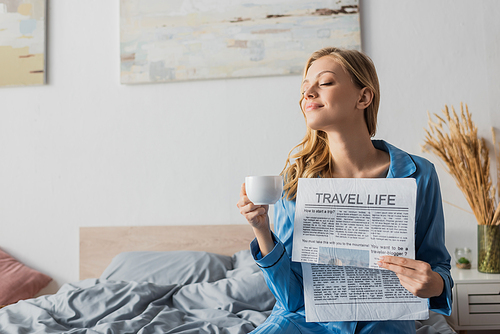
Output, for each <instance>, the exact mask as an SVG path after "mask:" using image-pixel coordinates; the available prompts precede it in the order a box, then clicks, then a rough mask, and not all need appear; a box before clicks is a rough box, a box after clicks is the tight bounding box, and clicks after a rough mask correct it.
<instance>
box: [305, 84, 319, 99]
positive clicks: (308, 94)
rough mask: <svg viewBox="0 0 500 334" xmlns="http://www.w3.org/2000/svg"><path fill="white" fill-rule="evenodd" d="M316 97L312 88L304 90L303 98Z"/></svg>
mask: <svg viewBox="0 0 500 334" xmlns="http://www.w3.org/2000/svg"><path fill="white" fill-rule="evenodd" d="M316 96H317V93H316V90H315V89H314V86H311V87H309V88H307V89H306V90H304V98H315V97H316Z"/></svg>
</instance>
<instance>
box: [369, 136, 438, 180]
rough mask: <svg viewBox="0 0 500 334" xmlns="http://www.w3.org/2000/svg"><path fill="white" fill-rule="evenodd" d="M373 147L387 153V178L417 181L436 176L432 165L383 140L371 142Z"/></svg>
mask: <svg viewBox="0 0 500 334" xmlns="http://www.w3.org/2000/svg"><path fill="white" fill-rule="evenodd" d="M373 145H374V146H375V147H376V148H377V149H380V150H384V151H386V152H387V153H389V155H390V159H391V165H390V173H389V175H390V176H389V177H396V178H404V177H413V178H415V179H417V181H418V180H419V179H420V178H424V179H428V178H433V177H435V176H436V170H435V168H434V164H433V163H432V162H430V161H429V160H427V159H425V158H423V157H421V156H419V155H416V154H410V153H408V152H406V151H404V150H402V149H400V148H398V147H396V146H394V145H392V144H390V143H388V142H386V141H383V140H373Z"/></svg>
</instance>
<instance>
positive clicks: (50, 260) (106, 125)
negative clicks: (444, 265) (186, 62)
mask: <svg viewBox="0 0 500 334" xmlns="http://www.w3.org/2000/svg"><path fill="white" fill-rule="evenodd" d="M499 11H500V2H497V1H495V0H489V1H466V0H454V1H451V0H448V1H444V0H442V1H433V0H425V1H422V0H412V1H404V2H401V1H396V0H391V1H389V0H385V1H381V0H379V1H368V0H364V1H361V26H362V39H363V49H364V51H365V52H366V53H368V54H369V55H370V56H371V57H372V58H373V60H374V61H375V64H376V66H377V68H378V71H379V77H380V82H381V85H382V101H381V110H380V118H379V132H378V135H377V137H378V138H385V139H387V140H388V141H390V142H392V143H393V144H395V145H396V146H399V147H400V148H403V149H405V150H407V151H409V152H411V153H416V154H421V150H420V145H421V144H422V143H423V137H424V131H423V128H424V127H426V122H427V111H430V112H440V110H441V109H442V108H443V107H444V105H445V104H452V105H455V106H458V105H459V103H460V101H464V102H467V103H468V104H469V108H470V110H471V111H472V113H473V119H474V121H475V122H476V123H477V124H478V126H479V128H480V131H481V133H482V134H484V135H485V136H488V138H489V134H490V130H489V127H490V126H491V125H495V126H497V127H500V112H499V107H498V105H497V103H495V102H496V101H495V98H496V97H497V96H498V95H499V93H498V92H500V89H499V88H500V79H499V78H500V62H499V61H498V59H499V54H500V34H499V32H500V23H499V21H498V19H497V18H496V17H495V16H494V14H495V13H498V12H499ZM47 39H48V52H47V54H48V84H47V85H45V86H42V87H23V88H2V89H0V101H1V104H0V224H1V225H0V228H1V229H0V247H2V248H3V249H5V250H6V251H8V252H9V253H11V254H12V255H14V256H16V257H17V258H19V259H20V260H21V261H23V262H24V263H26V264H28V265H30V266H32V267H34V268H36V269H38V270H41V271H43V272H45V273H47V274H49V275H51V276H52V277H53V278H54V279H55V280H56V283H57V285H61V284H63V283H65V282H68V281H75V280H77V279H78V229H79V227H80V226H102V225H116V226H118V225H163V224H164V225H177V224H184V225H188V224H243V223H245V221H244V220H243V218H242V217H240V215H239V212H238V209H237V208H236V205H235V204H236V202H237V200H238V193H239V188H240V185H241V183H242V182H243V180H244V177H245V176H246V175H249V174H275V173H279V172H280V171H281V169H282V167H283V164H284V162H285V158H286V155H287V153H288V151H289V149H291V148H292V146H294V145H295V144H296V143H297V142H298V141H299V140H300V139H301V138H302V136H303V133H304V124H303V120H302V116H301V114H300V110H299V108H298V103H297V101H298V98H299V86H300V80H301V78H300V77H298V76H284V77H265V78H252V79H232V80H214V81H197V82H184V83H169V84H151V85H136V86H124V85H121V84H120V83H119V2H118V1H117V0H115V1H97V0H89V1H76V0H50V1H49V8H48V36H47ZM304 61H305V59H304ZM426 157H428V158H430V159H431V160H432V161H434V162H436V163H437V165H438V172H439V175H440V178H441V182H442V190H443V197H444V199H445V200H447V201H448V202H450V203H453V204H454V205H458V206H461V207H464V208H465V209H466V210H467V211H470V209H469V208H468V206H467V203H466V201H465V199H464V198H463V196H462V195H461V193H460V192H459V191H458V189H457V187H456V186H455V184H454V181H453V180H452V179H451V178H450V177H449V176H448V175H447V174H446V173H445V172H444V169H443V168H441V167H439V165H440V163H439V162H438V161H437V159H435V158H434V157H432V156H426ZM445 211H446V217H447V235H446V236H447V246H448V248H449V250H450V251H451V250H453V249H454V248H455V247H456V246H469V247H470V248H472V249H473V250H475V248H476V240H475V238H476V233H475V231H476V222H475V219H474V217H473V216H472V215H471V214H468V213H465V212H464V211H461V210H459V209H456V208H454V207H453V206H451V205H449V204H445Z"/></svg>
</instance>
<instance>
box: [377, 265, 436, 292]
mask: <svg viewBox="0 0 500 334" xmlns="http://www.w3.org/2000/svg"><path fill="white" fill-rule="evenodd" d="M379 260H380V261H379V262H378V265H379V266H380V267H381V268H385V269H389V270H391V271H393V272H394V273H396V275H397V276H398V278H399V281H400V282H401V285H402V286H404V287H405V288H406V289H407V290H408V291H410V292H411V293H413V294H414V295H415V296H418V297H421V298H430V297H433V296H439V295H440V294H441V292H442V290H443V282H442V278H441V276H440V275H439V274H438V273H436V272H434V271H432V268H431V266H430V265H429V264H428V263H426V262H423V261H419V260H412V259H406V258H403V257H397V256H381V257H380V259H379Z"/></svg>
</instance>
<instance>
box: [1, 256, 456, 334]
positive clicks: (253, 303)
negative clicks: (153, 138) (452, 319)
mask: <svg viewBox="0 0 500 334" xmlns="http://www.w3.org/2000/svg"><path fill="white" fill-rule="evenodd" d="M274 303H275V300H274V297H273V295H272V294H271V292H270V291H269V289H268V288H267V286H266V283H265V280H264V278H263V275H262V273H261V272H260V270H259V268H258V267H257V266H256V265H255V263H254V261H253V259H252V257H251V255H250V252H249V251H242V252H239V253H236V254H235V255H233V256H232V257H228V256H222V255H216V254H211V253H205V252H188V251H180V252H130V253H123V254H120V255H119V256H117V257H116V258H115V259H114V260H113V262H112V263H111V264H110V265H109V266H108V268H107V269H106V270H105V271H104V273H103V274H102V275H101V277H100V278H97V279H88V280H83V281H79V282H75V283H71V284H65V285H64V286H62V287H61V289H60V290H59V291H58V292H57V293H56V294H54V295H47V296H41V297H38V298H34V299H29V300H25V301H20V302H18V303H16V304H14V305H10V306H8V307H5V308H3V309H1V310H0V333H2V334H19V333H26V334H28V333H55V334H57V333H72V334H96V333H138V334H146V333H148V334H149V333H184V334H188V333H189V334H191V333H201V334H204V333H224V334H233V333H238V334H240V333H249V332H251V331H252V330H253V329H254V328H256V327H257V326H258V325H259V324H261V323H262V322H264V321H265V319H266V318H267V317H268V315H269V314H270V313H271V309H272V307H273V306H274ZM443 319H444V318H443V317H442V316H440V315H437V314H434V315H432V316H431V318H430V319H429V320H428V321H427V322H426V323H424V322H422V323H421V322H417V323H416V328H417V334H436V333H442V334H449V333H453V331H451V329H450V328H449V327H448V326H446V325H444V324H445V323H446V322H444V324H443Z"/></svg>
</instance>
